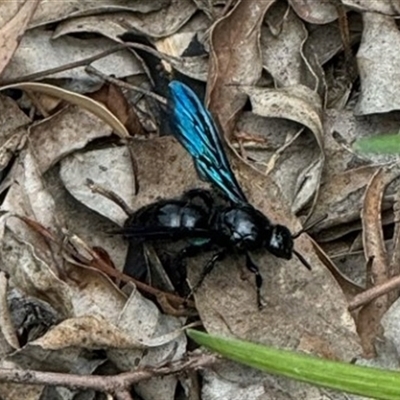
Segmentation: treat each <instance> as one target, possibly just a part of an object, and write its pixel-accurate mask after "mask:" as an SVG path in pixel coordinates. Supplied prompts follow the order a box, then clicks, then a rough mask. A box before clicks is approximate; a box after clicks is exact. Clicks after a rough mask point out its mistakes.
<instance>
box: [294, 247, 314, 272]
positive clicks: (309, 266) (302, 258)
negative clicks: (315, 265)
mask: <svg viewBox="0 0 400 400" xmlns="http://www.w3.org/2000/svg"><path fill="white" fill-rule="evenodd" d="M293 254H295V256H296V257H297V258H298V259H299V260H300V261H301V263H302V264H303V265H304V266H305V267H306V268H307V269H308V270H310V271H311V265H310V264H309V263H308V261H307V260H306V259H305V258H304V257H303V256H302V255H301V254H300V253H299V252H298V251H296V250H293Z"/></svg>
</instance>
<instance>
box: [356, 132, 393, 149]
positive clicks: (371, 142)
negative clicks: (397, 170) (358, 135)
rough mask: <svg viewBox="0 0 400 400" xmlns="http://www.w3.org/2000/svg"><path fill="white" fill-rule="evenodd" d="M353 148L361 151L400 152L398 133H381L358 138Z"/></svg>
mask: <svg viewBox="0 0 400 400" xmlns="http://www.w3.org/2000/svg"><path fill="white" fill-rule="evenodd" d="M353 149H354V150H355V151H357V152H361V153H378V154H400V135H396V134H394V135H393V134H392V135H382V136H373V137H369V138H362V139H358V140H356V141H355V142H354V144H353Z"/></svg>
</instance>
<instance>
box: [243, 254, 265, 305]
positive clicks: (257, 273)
mask: <svg viewBox="0 0 400 400" xmlns="http://www.w3.org/2000/svg"><path fill="white" fill-rule="evenodd" d="M246 267H247V269H248V270H249V271H251V272H252V273H253V274H254V275H255V278H256V290H257V306H258V308H259V309H261V308H262V304H261V286H262V284H263V278H262V276H261V274H260V270H259V268H258V266H257V265H256V264H255V263H254V261H253V260H252V259H251V258H250V255H249V253H246Z"/></svg>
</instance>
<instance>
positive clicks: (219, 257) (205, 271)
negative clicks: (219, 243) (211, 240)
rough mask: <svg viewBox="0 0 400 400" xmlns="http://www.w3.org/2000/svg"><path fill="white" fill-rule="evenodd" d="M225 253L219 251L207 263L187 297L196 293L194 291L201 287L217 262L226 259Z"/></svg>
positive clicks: (224, 250) (224, 251)
mask: <svg viewBox="0 0 400 400" xmlns="http://www.w3.org/2000/svg"><path fill="white" fill-rule="evenodd" d="M226 254H227V251H226V249H223V250H220V251H219V252H218V253H215V254H214V255H213V256H212V257H211V258H210V259H209V260H208V261H207V264H206V265H205V266H204V268H203V271H201V275H200V278H199V279H198V281H197V282H196V284H195V285H194V286H193V287H192V290H191V291H190V294H189V296H188V297H190V296H191V295H193V293H195V292H196V290H197V289H198V288H199V287H200V286H201V285H202V283H203V281H204V279H205V278H206V276H207V275H208V274H209V273H210V272H211V271H212V270H213V269H214V267H215V264H216V263H217V262H218V261H221V260H223V259H224V258H225V257H226Z"/></svg>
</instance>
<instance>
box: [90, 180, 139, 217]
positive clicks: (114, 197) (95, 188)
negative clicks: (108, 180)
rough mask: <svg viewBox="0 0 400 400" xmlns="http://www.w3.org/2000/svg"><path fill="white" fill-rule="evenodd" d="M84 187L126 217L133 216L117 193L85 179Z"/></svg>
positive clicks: (130, 209)
mask: <svg viewBox="0 0 400 400" xmlns="http://www.w3.org/2000/svg"><path fill="white" fill-rule="evenodd" d="M86 186H87V187H88V188H89V189H90V190H91V191H92V193H97V194H99V195H100V196H103V197H105V198H106V199H108V200H110V201H112V202H113V203H115V204H116V205H117V206H118V207H119V208H121V210H122V211H123V212H124V213H125V214H126V215H127V216H128V217H129V216H131V215H132V214H133V210H132V208H130V207H129V205H128V204H127V203H126V201H125V200H124V199H123V198H122V197H121V196H119V195H118V194H117V193H115V192H113V191H111V190H108V189H106V188H104V187H103V186H100V185H98V184H97V183H95V182H93V181H92V180H91V179H86Z"/></svg>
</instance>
